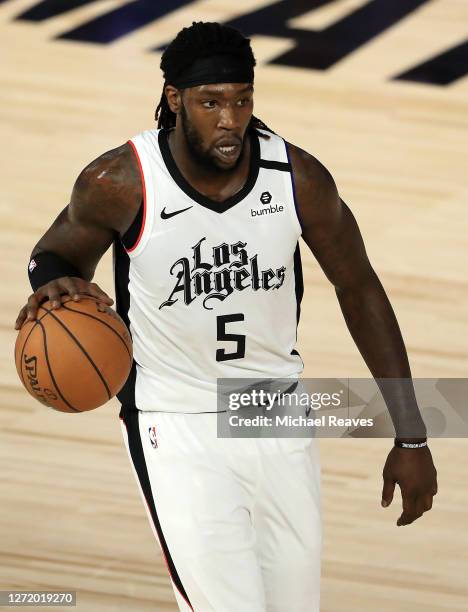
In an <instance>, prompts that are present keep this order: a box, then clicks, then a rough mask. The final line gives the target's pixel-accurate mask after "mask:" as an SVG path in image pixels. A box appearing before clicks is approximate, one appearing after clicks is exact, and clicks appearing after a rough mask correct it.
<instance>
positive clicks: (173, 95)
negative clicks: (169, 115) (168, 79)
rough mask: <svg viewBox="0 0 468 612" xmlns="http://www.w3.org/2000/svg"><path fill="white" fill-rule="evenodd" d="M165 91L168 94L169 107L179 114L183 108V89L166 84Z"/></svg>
mask: <svg viewBox="0 0 468 612" xmlns="http://www.w3.org/2000/svg"><path fill="white" fill-rule="evenodd" d="M164 93H165V94H166V98H167V103H168V105H169V108H170V109H171V111H172V112H173V113H175V114H176V115H177V114H178V113H179V112H180V110H181V108H182V91H181V90H180V89H177V87H174V86H173V85H166V87H165V88H164Z"/></svg>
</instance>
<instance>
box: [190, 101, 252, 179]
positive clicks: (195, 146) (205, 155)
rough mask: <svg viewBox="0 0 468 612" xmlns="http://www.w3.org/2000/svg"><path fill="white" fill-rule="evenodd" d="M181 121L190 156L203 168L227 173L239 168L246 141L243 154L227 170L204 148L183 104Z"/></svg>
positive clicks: (242, 148)
mask: <svg viewBox="0 0 468 612" xmlns="http://www.w3.org/2000/svg"><path fill="white" fill-rule="evenodd" d="M180 119H181V124H182V131H183V132H184V136H185V140H186V142H187V146H188V149H189V151H190V154H191V155H192V157H193V158H194V160H195V161H196V162H197V163H198V164H199V165H200V166H202V167H203V168H206V169H207V170H211V171H213V170H218V171H225V172H230V171H231V170H234V168H237V166H238V165H239V163H240V161H241V159H242V157H243V153H244V141H243V140H242V145H241V154H240V155H239V156H238V157H237V159H236V161H235V162H234V164H233V165H232V166H230V167H229V168H226V167H225V166H221V165H219V164H218V161H217V159H216V157H215V156H214V155H212V154H211V153H210V151H209V150H206V149H205V148H204V146H203V139H202V137H201V135H200V133H199V132H198V130H197V129H196V127H195V126H194V125H193V123H192V122H191V121H190V119H189V118H188V116H187V112H186V110H185V106H184V105H183V104H182V109H181V111H180Z"/></svg>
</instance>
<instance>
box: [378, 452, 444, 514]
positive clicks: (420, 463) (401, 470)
mask: <svg viewBox="0 0 468 612" xmlns="http://www.w3.org/2000/svg"><path fill="white" fill-rule="evenodd" d="M382 475H383V480H384V484H383V490H382V506H383V507H384V508H386V507H388V506H389V505H390V504H391V503H392V499H393V493H394V491H395V484H396V483H398V484H399V485H400V490H401V497H402V500H403V513H402V514H401V515H400V517H399V519H398V521H397V525H398V526H400V525H409V524H410V523H412V522H413V521H415V520H416V519H418V518H419V517H420V516H422V515H423V513H424V512H427V511H428V510H430V509H431V508H432V498H433V497H434V495H435V494H436V493H437V471H436V469H435V467H434V463H433V461H432V455H431V451H430V450H429V447H428V446H424V447H423V448H416V449H409V448H398V447H396V446H394V447H393V448H392V450H391V451H390V452H389V454H388V457H387V461H386V462H385V466H384V469H383V473H382Z"/></svg>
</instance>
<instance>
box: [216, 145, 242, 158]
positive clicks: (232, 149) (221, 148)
mask: <svg viewBox="0 0 468 612" xmlns="http://www.w3.org/2000/svg"><path fill="white" fill-rule="evenodd" d="M216 150H217V151H218V153H220V155H221V156H222V157H223V158H224V159H226V160H231V159H234V158H235V157H236V156H237V155H238V153H239V150H240V144H238V143H229V144H220V145H217V146H216Z"/></svg>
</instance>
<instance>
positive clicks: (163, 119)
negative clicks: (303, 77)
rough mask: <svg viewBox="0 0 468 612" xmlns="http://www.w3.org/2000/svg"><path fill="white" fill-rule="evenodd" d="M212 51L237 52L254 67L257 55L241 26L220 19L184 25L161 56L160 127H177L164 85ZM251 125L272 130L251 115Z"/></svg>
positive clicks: (236, 53) (241, 58)
mask: <svg viewBox="0 0 468 612" xmlns="http://www.w3.org/2000/svg"><path fill="white" fill-rule="evenodd" d="M211 55H230V56H234V57H236V58H238V59H240V60H242V61H244V62H246V64H247V65H248V66H251V67H252V68H253V67H254V66H255V64H256V62H255V57H254V55H253V53H252V48H251V46H250V39H249V38H245V37H244V36H243V35H242V34H241V33H240V32H239V30H235V29H234V28H231V27H229V26H225V25H221V24H219V23H204V22H202V21H199V22H195V21H194V22H193V23H192V25H191V26H190V27H188V28H183V30H181V31H180V32H179V33H178V34H177V36H176V37H175V38H174V40H173V41H172V42H171V43H170V45H169V46H168V47H167V48H166V50H165V51H164V53H163V55H162V57H161V64H160V67H161V70H162V72H163V75H164V86H163V91H162V95H161V99H160V101H159V104H158V106H157V108H156V112H155V119H156V121H157V122H158V128H165V129H169V128H172V127H175V124H176V116H175V113H173V112H172V111H171V109H170V108H169V105H168V103H167V98H166V94H165V93H164V88H165V86H166V85H167V84H169V83H170V81H171V80H173V79H176V78H177V76H179V75H180V74H181V73H182V72H183V71H184V70H185V69H186V68H188V67H189V66H190V65H191V64H192V63H193V62H194V61H195V60H197V59H200V58H203V57H209V56H211ZM249 128H253V129H262V130H267V131H269V132H272V130H270V128H269V127H267V126H266V125H265V124H264V123H263V121H261V120H260V119H258V118H257V117H255V116H252V118H251V120H250V124H249Z"/></svg>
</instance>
